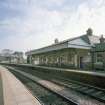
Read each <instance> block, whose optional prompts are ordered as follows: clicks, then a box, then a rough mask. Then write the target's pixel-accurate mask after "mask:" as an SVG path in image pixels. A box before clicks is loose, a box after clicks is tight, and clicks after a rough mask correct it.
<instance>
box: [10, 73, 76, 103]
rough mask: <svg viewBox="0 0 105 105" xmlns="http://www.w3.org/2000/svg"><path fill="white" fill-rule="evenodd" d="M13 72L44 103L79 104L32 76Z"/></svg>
mask: <svg viewBox="0 0 105 105" xmlns="http://www.w3.org/2000/svg"><path fill="white" fill-rule="evenodd" d="M11 72H12V73H13V74H14V75H15V76H16V77H17V78H18V79H19V80H20V81H21V82H22V83H23V84H24V85H25V86H26V87H27V88H28V89H29V90H30V91H31V93H32V94H33V95H34V96H35V97H36V98H37V99H38V100H39V101H40V102H41V103H42V105H78V103H73V102H72V101H70V100H68V99H66V98H65V97H63V96H60V95H59V94H57V93H55V92H53V91H51V90H49V89H47V88H45V87H43V86H41V85H40V84H38V83H36V82H35V81H33V80H31V79H30V78H27V77H25V76H22V75H20V73H17V72H15V71H11Z"/></svg>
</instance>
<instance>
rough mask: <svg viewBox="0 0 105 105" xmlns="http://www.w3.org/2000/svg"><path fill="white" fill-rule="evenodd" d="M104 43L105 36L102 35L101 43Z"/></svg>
mask: <svg viewBox="0 0 105 105" xmlns="http://www.w3.org/2000/svg"><path fill="white" fill-rule="evenodd" d="M104 42H105V39H104V37H103V35H101V37H100V43H104Z"/></svg>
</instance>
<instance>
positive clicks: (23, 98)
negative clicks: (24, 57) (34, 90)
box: [0, 66, 41, 105]
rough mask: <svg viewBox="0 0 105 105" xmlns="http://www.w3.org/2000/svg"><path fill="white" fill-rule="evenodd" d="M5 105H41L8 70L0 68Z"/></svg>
mask: <svg viewBox="0 0 105 105" xmlns="http://www.w3.org/2000/svg"><path fill="white" fill-rule="evenodd" d="M0 75H1V79H2V87H3V99H4V105H41V103H40V102H39V100H38V99H37V98H35V97H34V96H33V95H32V94H31V92H30V91H29V90H27V88H26V87H25V86H24V85H23V84H22V83H21V82H20V81H19V80H18V79H17V78H16V77H15V76H14V75H13V74H12V73H10V72H9V71H8V69H6V68H4V67H2V66H0Z"/></svg>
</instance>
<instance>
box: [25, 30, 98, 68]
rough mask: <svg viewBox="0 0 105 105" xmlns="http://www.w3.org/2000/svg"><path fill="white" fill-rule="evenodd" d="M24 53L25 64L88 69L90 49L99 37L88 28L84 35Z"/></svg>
mask: <svg viewBox="0 0 105 105" xmlns="http://www.w3.org/2000/svg"><path fill="white" fill-rule="evenodd" d="M55 42H56V43H54V44H52V45H50V46H47V47H43V48H40V49H36V50H31V51H28V52H26V55H27V62H28V63H31V64H35V65H46V66H58V67H72V68H87V67H88V68H89V66H90V64H89V63H91V53H90V51H91V48H92V47H93V46H94V45H95V44H96V43H100V37H98V36H95V35H93V32H92V29H91V28H89V29H88V30H87V33H86V34H85V35H81V36H79V37H75V38H71V39H68V40H65V41H62V42H58V39H56V40H55Z"/></svg>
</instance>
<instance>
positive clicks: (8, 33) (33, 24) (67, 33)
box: [0, 0, 105, 51]
mask: <svg viewBox="0 0 105 105" xmlns="http://www.w3.org/2000/svg"><path fill="white" fill-rule="evenodd" d="M7 1H8V2H7ZM73 6H74V7H75V8H74V7H73ZM2 8H4V9H6V10H7V9H8V8H9V13H10V14H7V16H4V15H3V18H2V19H0V37H1V42H0V43H1V46H0V48H1V49H2V48H10V49H13V50H22V51H27V50H30V49H36V48H40V47H43V46H46V45H49V44H52V43H53V41H54V39H55V38H58V39H59V40H64V39H67V38H70V37H74V36H78V35H81V34H84V33H85V31H86V29H87V28H88V27H92V28H93V31H94V34H98V35H99V34H102V33H103V34H105V30H104V27H105V24H104V22H105V18H104V17H105V12H104V11H105V2H104V0H92V1H91V2H90V0H84V1H82V0H78V2H75V4H74V2H73V1H72V0H71V2H67V0H44V1H42V0H41V1H38V0H18V1H17V0H6V2H5V3H4V4H2ZM11 11H13V13H12V14H11ZM14 12H16V13H18V15H13V14H14ZM8 15H10V16H8ZM7 17H8V18H7Z"/></svg>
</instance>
